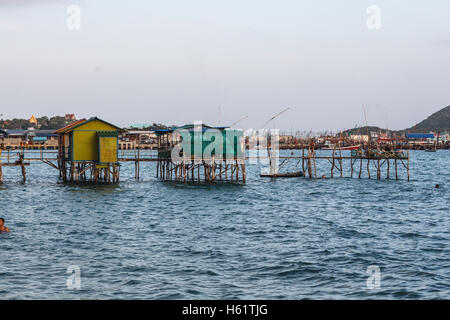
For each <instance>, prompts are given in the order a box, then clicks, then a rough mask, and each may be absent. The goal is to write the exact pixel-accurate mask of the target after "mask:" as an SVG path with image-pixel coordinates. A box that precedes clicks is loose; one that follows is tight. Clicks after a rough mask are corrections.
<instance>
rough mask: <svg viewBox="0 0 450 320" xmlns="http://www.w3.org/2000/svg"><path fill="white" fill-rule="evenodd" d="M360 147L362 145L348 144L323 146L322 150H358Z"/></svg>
mask: <svg viewBox="0 0 450 320" xmlns="http://www.w3.org/2000/svg"><path fill="white" fill-rule="evenodd" d="M359 148H360V146H359V145H358V146H348V147H331V146H330V147H326V148H322V150H336V151H339V150H358V149H359Z"/></svg>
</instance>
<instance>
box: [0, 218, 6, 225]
mask: <svg viewBox="0 0 450 320" xmlns="http://www.w3.org/2000/svg"><path fill="white" fill-rule="evenodd" d="M4 224H5V219H3V218H0V227H1V226H3V225H4Z"/></svg>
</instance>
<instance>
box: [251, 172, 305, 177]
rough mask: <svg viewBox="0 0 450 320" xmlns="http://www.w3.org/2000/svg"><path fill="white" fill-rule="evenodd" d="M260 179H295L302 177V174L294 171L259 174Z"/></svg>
mask: <svg viewBox="0 0 450 320" xmlns="http://www.w3.org/2000/svg"><path fill="white" fill-rule="evenodd" d="M259 176H260V177H266V178H295V177H303V172H301V171H295V172H286V173H272V174H270V173H266V174H264V173H261V174H260V175H259Z"/></svg>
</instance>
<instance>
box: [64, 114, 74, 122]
mask: <svg viewBox="0 0 450 320" xmlns="http://www.w3.org/2000/svg"><path fill="white" fill-rule="evenodd" d="M64 118H65V119H66V122H72V121H76V120H77V119H76V118H75V114H73V113H67V114H66V115H65V116H64Z"/></svg>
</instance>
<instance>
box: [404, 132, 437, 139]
mask: <svg viewBox="0 0 450 320" xmlns="http://www.w3.org/2000/svg"><path fill="white" fill-rule="evenodd" d="M406 137H407V138H411V139H426V138H430V139H433V138H434V134H433V133H407V134H406Z"/></svg>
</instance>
